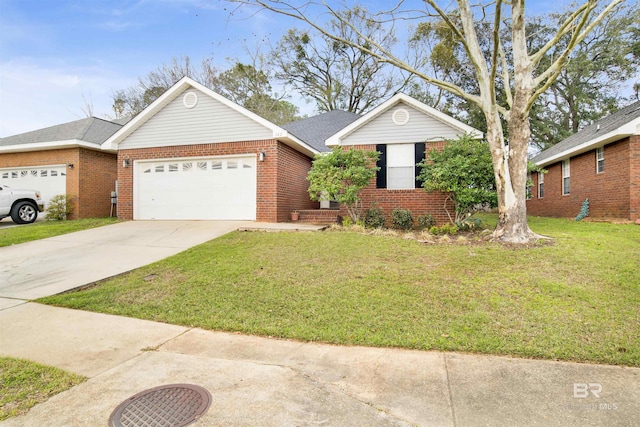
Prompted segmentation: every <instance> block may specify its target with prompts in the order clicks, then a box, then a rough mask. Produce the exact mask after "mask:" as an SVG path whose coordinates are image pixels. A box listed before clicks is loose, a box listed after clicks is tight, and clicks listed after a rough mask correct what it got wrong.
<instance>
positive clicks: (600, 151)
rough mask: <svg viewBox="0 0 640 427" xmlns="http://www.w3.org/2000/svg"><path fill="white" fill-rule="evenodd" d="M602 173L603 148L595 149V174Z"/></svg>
mask: <svg viewBox="0 0 640 427" xmlns="http://www.w3.org/2000/svg"><path fill="white" fill-rule="evenodd" d="M602 172H604V147H600V148H596V173H602Z"/></svg>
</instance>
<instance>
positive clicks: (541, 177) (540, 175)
mask: <svg viewBox="0 0 640 427" xmlns="http://www.w3.org/2000/svg"><path fill="white" fill-rule="evenodd" d="M543 197H544V174H543V173H542V172H538V199H542V198H543Z"/></svg>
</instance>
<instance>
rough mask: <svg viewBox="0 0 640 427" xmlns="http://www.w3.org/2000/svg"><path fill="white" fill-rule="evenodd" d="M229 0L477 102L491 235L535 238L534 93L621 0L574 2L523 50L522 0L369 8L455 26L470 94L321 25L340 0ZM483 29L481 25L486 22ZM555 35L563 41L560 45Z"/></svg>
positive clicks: (378, 17)
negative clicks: (489, 183)
mask: <svg viewBox="0 0 640 427" xmlns="http://www.w3.org/2000/svg"><path fill="white" fill-rule="evenodd" d="M231 1H234V2H235V3H242V4H246V5H253V6H258V7H260V8H263V9H267V10H270V11H273V12H277V13H279V14H282V15H286V16H288V17H291V18H295V19H297V20H300V21H303V22H305V23H306V24H308V25H309V26H311V27H313V28H315V29H316V30H318V31H320V32H321V33H323V34H324V35H326V36H328V37H329V38H331V39H333V40H335V41H337V42H340V43H345V44H348V45H351V46H353V47H356V48H358V49H360V50H362V51H363V52H366V53H368V54H369V55H372V56H373V57H374V58H376V59H377V60H378V61H380V62H384V63H389V64H391V65H393V66H395V67H398V68H400V69H401V70H404V71H406V72H408V73H411V74H413V75H415V76H417V77H418V78H420V79H422V80H424V81H425V82H427V83H429V84H432V85H434V86H436V87H438V88H441V89H443V90H445V91H448V92H450V93H452V94H454V95H456V96H459V97H461V98H464V99H466V100H468V101H469V102H472V103H474V104H476V105H477V106H478V107H479V108H480V110H481V111H482V113H483V114H484V117H485V119H486V122H487V134H486V138H487V141H488V143H489V146H490V147H491V154H492V160H493V169H494V175H495V179H496V188H497V191H498V211H499V219H498V225H497V226H496V229H495V230H494V233H493V237H494V239H495V240H498V241H502V242H505V243H528V242H530V241H531V240H534V239H537V238H538V237H539V236H538V235H536V234H535V233H533V232H532V231H531V229H530V228H529V226H528V224H527V215H526V181H527V150H528V145H529V140H530V136H531V130H530V125H529V111H530V110H531V107H532V105H533V103H534V101H535V100H536V99H537V98H538V97H539V96H540V94H542V93H543V92H544V91H545V90H546V89H547V88H548V87H549V86H550V85H551V84H552V83H553V82H554V80H555V79H556V77H557V76H558V74H559V73H560V72H561V70H562V69H563V67H564V66H565V64H566V61H567V58H568V56H569V54H570V53H571V52H572V51H573V49H574V48H575V47H576V45H577V44H578V43H580V41H582V40H583V39H584V38H585V37H586V36H587V34H589V32H590V31H591V30H593V28H595V27H596V26H597V25H598V24H599V23H600V21H602V19H603V18H604V17H605V16H607V15H608V14H609V13H611V12H612V10H613V9H614V8H615V7H616V6H617V5H618V4H620V3H622V2H623V1H624V0H607V1H598V0H587V1H584V2H583V3H582V4H579V5H576V7H575V10H574V11H573V13H571V14H570V15H569V16H568V17H567V19H566V20H565V21H564V22H563V23H562V25H560V26H559V28H558V29H557V32H556V33H555V34H554V35H553V36H552V37H551V38H550V39H549V41H548V42H547V43H546V44H544V45H543V46H542V47H541V48H540V49H538V50H537V51H535V52H529V51H528V45H527V33H526V26H525V1H524V0H511V1H509V0H494V1H487V2H486V4H475V3H474V4H472V3H471V2H470V1H469V0H457V2H456V3H457V4H456V7H452V8H451V9H446V8H442V7H441V6H440V4H439V3H445V2H439V1H436V0H423V2H422V3H423V4H424V7H415V6H414V3H413V2H411V4H409V2H405V1H404V0H399V1H398V2H397V3H396V5H395V6H394V7H393V8H392V9H390V10H387V11H379V12H375V13H373V12H370V13H369V16H368V19H371V20H372V21H376V22H381V23H384V24H386V25H390V26H393V25H395V24H396V23H397V22H400V21H407V20H409V21H415V22H421V21H422V22H423V21H425V20H433V19H438V20H440V21H442V22H444V23H445V24H446V25H447V26H448V27H449V28H450V29H451V31H452V32H453V33H454V36H455V38H456V39H457V41H458V43H460V45H461V46H462V48H463V49H464V51H465V52H466V56H467V59H468V61H469V62H470V63H471V64H472V66H473V68H474V70H475V75H476V78H477V81H478V86H477V87H478V89H479V90H478V92H477V93H468V92H466V91H465V90H463V89H462V88H460V87H459V86H457V85H455V84H453V83H451V82H447V81H445V80H440V79H438V78H435V77H433V76H431V75H428V74H427V73H426V72H425V71H424V70H422V69H420V68H419V67H416V66H414V65H412V64H411V63H410V62H409V61H406V60H403V59H401V58H400V57H399V56H398V55H396V53H395V52H392V51H390V50H388V49H385V47H384V46H382V45H381V44H380V43H378V42H377V40H376V39H375V38H374V37H371V36H368V35H365V34H363V33H362V32H358V29H357V28H355V27H354V26H353V25H352V24H350V23H349V22H347V21H345V22H344V24H345V25H348V26H351V28H352V30H353V31H354V32H356V33H357V34H358V35H359V39H357V40H356V41H355V42H354V40H346V39H344V38H342V37H340V35H339V34H334V33H332V32H331V31H330V30H328V29H326V28H329V27H326V26H325V25H324V23H325V22H326V20H323V19H322V17H320V16H318V14H319V13H320V14H328V16H329V17H330V18H331V19H340V17H341V16H343V15H342V14H341V13H340V12H341V10H344V9H348V7H347V6H346V5H345V4H344V3H341V4H340V5H339V6H334V5H335V4H336V3H338V2H331V3H329V2H328V1H325V0H321V1H298V2H294V1H289V0H231ZM405 3H406V4H405ZM446 3H447V4H449V2H446ZM480 21H483V22H485V23H486V22H487V21H489V22H491V26H490V28H491V31H492V39H493V46H492V51H491V54H490V56H489V57H486V55H484V54H483V51H482V48H481V46H480V43H479V37H478V35H479V33H478V29H479V28H481V27H480V26H479V25H478V24H479V23H480ZM506 21H510V22H509V24H510V25H509V26H508V27H509V28H510V33H511V34H510V35H511V51H510V52H506V51H505V49H504V48H503V44H502V43H501V41H500V35H501V34H500V33H501V29H502V27H503V26H506ZM482 28H484V30H486V26H484V27H482ZM561 40H566V42H563V43H562V44H561V45H560V44H559V42H560V41H561ZM560 46H561V47H560ZM549 53H553V57H554V60H553V61H551V63H550V65H548V66H547V67H546V68H545V69H539V66H541V61H542V59H543V58H544V57H545V55H548V54H549ZM498 79H502V85H503V87H504V88H505V90H506V92H507V93H506V95H507V96H506V103H505V104H500V102H499V100H498V97H497V94H496V84H497V82H498ZM501 116H502V117H503V118H504V119H505V122H506V123H507V126H508V130H509V141H506V139H505V136H504V135H505V132H504V129H503V127H502V122H501V120H500V117H501Z"/></svg>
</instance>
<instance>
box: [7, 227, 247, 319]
mask: <svg viewBox="0 0 640 427" xmlns="http://www.w3.org/2000/svg"><path fill="white" fill-rule="evenodd" d="M250 224H252V223H250V222H246V221H128V222H122V223H118V224H113V225H108V226H104V227H99V228H94V229H90V230H84V231H79V232H76V233H70V234H65V235H62V236H56V237H51V238H48V239H42V240H38V241H33V242H28V243H23V244H18V245H13V246H6V247H2V248H0V298H4V300H0V309H2V308H6V307H8V306H12V305H15V301H20V300H29V299H35V298H40V297H44V296H49V295H54V294H57V293H60V292H64V291H67V290H70V289H73V288H76V287H78V286H83V285H86V284H89V283H93V282H96V281H98V280H102V279H106V278H108V277H112V276H115V275H118V274H121V273H124V272H127V271H130V270H133V269H135V268H138V267H142V266H144V265H147V264H150V263H152V262H155V261H159V260H161V259H163V258H166V257H168V256H171V255H174V254H177V253H179V252H182V251H184V250H186V249H189V248H190V247H193V246H196V245H199V244H201V243H204V242H207V241H209V240H211V239H214V238H216V237H219V236H222V235H224V234H226V233H229V232H231V231H233V230H237V229H238V228H240V227H243V226H247V225H250ZM7 299H8V301H7Z"/></svg>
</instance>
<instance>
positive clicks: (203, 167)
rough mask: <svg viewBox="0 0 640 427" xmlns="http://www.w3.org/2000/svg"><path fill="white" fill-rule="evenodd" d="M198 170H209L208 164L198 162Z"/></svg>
mask: <svg viewBox="0 0 640 427" xmlns="http://www.w3.org/2000/svg"><path fill="white" fill-rule="evenodd" d="M198 169H199V170H203V171H206V170H207V162H198Z"/></svg>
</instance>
